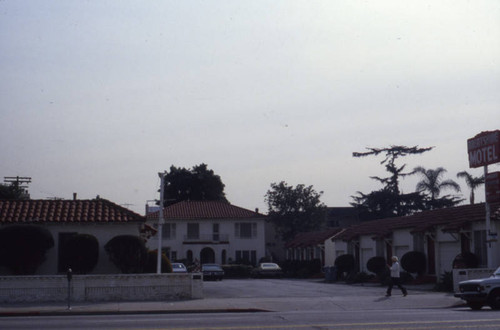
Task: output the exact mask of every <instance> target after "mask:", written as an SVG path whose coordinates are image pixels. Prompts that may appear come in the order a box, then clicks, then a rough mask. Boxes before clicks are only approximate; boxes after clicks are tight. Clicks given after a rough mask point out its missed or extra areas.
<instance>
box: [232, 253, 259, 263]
mask: <svg viewBox="0 0 500 330" xmlns="http://www.w3.org/2000/svg"><path fill="white" fill-rule="evenodd" d="M236 262H237V263H240V264H246V265H254V266H255V265H256V264H257V251H255V250H250V251H236Z"/></svg>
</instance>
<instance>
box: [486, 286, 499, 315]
mask: <svg viewBox="0 0 500 330" xmlns="http://www.w3.org/2000/svg"><path fill="white" fill-rule="evenodd" d="M488 306H490V307H491V309H496V310H498V309H500V290H494V291H492V292H491V293H490V295H489V296H488Z"/></svg>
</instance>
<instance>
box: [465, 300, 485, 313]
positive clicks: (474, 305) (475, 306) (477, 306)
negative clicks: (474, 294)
mask: <svg viewBox="0 0 500 330" xmlns="http://www.w3.org/2000/svg"><path fill="white" fill-rule="evenodd" d="M467 306H469V307H470V309H472V310H475V311H478V310H480V309H481V308H483V303H480V302H477V301H468V302H467Z"/></svg>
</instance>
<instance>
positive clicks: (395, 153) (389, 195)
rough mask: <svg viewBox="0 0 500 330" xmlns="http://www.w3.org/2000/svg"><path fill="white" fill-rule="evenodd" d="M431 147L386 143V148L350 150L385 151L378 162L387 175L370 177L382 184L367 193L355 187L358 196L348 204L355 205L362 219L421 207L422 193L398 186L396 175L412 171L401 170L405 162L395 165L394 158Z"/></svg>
mask: <svg viewBox="0 0 500 330" xmlns="http://www.w3.org/2000/svg"><path fill="white" fill-rule="evenodd" d="M432 148H433V147H429V148H419V147H418V146H414V147H406V146H390V147H387V148H367V149H368V151H367V152H353V154H352V155H353V157H366V156H378V155H380V154H383V155H385V158H384V159H383V160H382V161H381V162H380V164H383V165H384V166H385V169H386V171H387V172H389V176H387V177H384V178H380V177H378V176H372V177H370V178H371V179H374V180H376V181H379V182H380V183H381V184H382V185H383V186H384V187H383V188H382V189H381V190H378V191H373V192H371V193H369V194H363V193H361V192H359V191H358V192H357V194H358V196H352V198H353V200H354V202H353V203H351V205H352V206H354V207H356V208H357V209H358V211H359V214H360V216H361V217H362V218H364V219H375V218H387V217H395V216H404V215H409V214H412V213H414V212H415V211H417V210H421V209H422V208H423V207H424V197H423V196H422V195H421V194H420V193H418V192H414V193H409V194H402V193H401V191H400V189H399V180H400V178H404V177H406V176H408V175H412V174H414V172H413V171H412V172H404V170H405V167H406V165H402V166H398V165H396V160H397V159H398V158H399V157H404V156H408V155H418V154H422V153H424V152H427V151H429V150H432Z"/></svg>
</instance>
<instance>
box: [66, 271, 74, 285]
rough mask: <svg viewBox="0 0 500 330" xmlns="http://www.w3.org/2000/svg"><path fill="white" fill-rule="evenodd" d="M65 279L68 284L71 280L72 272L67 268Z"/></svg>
mask: <svg viewBox="0 0 500 330" xmlns="http://www.w3.org/2000/svg"><path fill="white" fill-rule="evenodd" d="M66 277H67V278H68V282H70V281H71V279H72V278H73V271H72V270H71V268H68V271H67V272H66Z"/></svg>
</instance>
